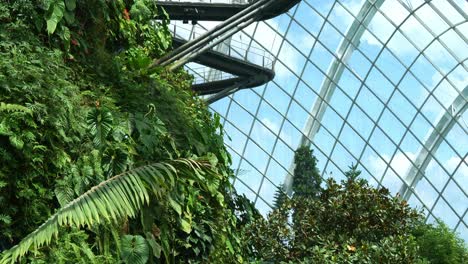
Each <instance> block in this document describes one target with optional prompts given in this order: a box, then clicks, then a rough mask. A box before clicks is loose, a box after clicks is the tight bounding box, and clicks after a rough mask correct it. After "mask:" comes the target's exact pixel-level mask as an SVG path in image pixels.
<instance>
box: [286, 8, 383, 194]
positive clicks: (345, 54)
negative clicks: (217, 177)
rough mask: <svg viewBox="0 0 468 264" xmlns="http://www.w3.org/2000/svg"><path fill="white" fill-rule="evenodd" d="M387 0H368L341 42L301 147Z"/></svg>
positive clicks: (289, 180)
mask: <svg viewBox="0 0 468 264" xmlns="http://www.w3.org/2000/svg"><path fill="white" fill-rule="evenodd" d="M384 1H385V0H368V1H365V2H364V4H363V5H362V7H361V9H360V10H359V13H358V15H357V17H356V19H355V20H354V21H353V23H352V24H351V26H350V27H349V29H348V31H347V32H346V35H345V37H344V38H343V40H342V41H341V43H340V45H339V47H338V50H337V52H336V55H337V56H336V57H335V59H334V60H333V62H332V63H331V65H330V67H329V68H328V71H327V75H326V76H327V78H325V79H324V81H323V82H322V85H321V88H320V94H319V96H318V97H317V100H316V101H315V104H314V106H313V107H312V110H311V115H310V117H309V118H308V119H307V123H306V125H305V127H304V129H303V133H302V134H303V136H302V138H301V142H300V143H299V144H300V146H310V145H311V142H312V141H313V139H314V137H315V135H316V134H317V133H318V131H319V128H320V124H321V122H322V119H323V116H324V114H325V111H326V110H327V105H328V104H327V103H325V102H329V101H330V99H331V97H332V96H333V94H334V92H335V89H336V84H337V83H338V82H339V80H340V79H341V76H342V75H343V71H344V69H345V68H346V66H345V64H346V62H347V61H348V59H349V58H350V57H351V55H352V54H353V52H354V50H355V47H358V46H359V42H360V39H361V37H362V35H363V34H364V32H365V30H366V29H367V27H368V26H369V23H370V22H371V20H372V19H373V18H374V16H375V14H376V13H377V10H378V9H379V8H380V7H381V6H382V4H383V2H384ZM294 168H295V164H294V161H292V162H291V166H290V168H289V173H288V175H286V179H285V181H284V187H285V191H286V193H287V194H289V195H291V194H292V182H293V172H294Z"/></svg>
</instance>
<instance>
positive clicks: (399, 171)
mask: <svg viewBox="0 0 468 264" xmlns="http://www.w3.org/2000/svg"><path fill="white" fill-rule="evenodd" d="M405 155H406V156H405ZM382 158H383V160H382V159H381V158H379V157H377V156H370V157H369V159H368V162H367V164H368V165H364V166H367V167H366V168H367V169H369V171H370V172H371V173H372V174H373V175H374V177H376V178H377V180H380V177H381V176H382V174H383V173H384V171H385V169H386V168H387V167H388V166H389V165H390V167H391V168H393V170H391V169H390V168H388V170H387V172H386V174H385V177H384V178H383V181H382V185H383V186H385V187H386V188H388V189H389V190H390V191H391V192H392V193H393V194H395V193H396V192H398V191H399V189H400V187H401V185H402V181H401V180H400V178H402V179H403V178H404V177H405V175H406V173H407V172H408V170H409V169H410V167H411V161H410V160H414V158H415V154H414V153H411V152H405V154H403V153H402V152H398V153H397V154H396V155H395V156H394V157H393V159H392V160H391V161H390V158H391V157H390V156H389V155H386V154H383V155H382ZM387 164H389V165H387ZM395 173H396V174H395ZM397 175H399V176H400V177H398V176H397Z"/></svg>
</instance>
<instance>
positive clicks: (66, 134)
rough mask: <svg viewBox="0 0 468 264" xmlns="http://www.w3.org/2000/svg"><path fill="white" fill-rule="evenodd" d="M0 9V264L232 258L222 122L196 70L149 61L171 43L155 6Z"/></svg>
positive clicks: (18, 5)
mask: <svg viewBox="0 0 468 264" xmlns="http://www.w3.org/2000/svg"><path fill="white" fill-rule="evenodd" d="M0 11H1V12H0V21H1V23H2V27H0V38H1V39H2V41H1V42H0V53H1V54H0V55H1V56H2V58H4V59H2V60H1V61H0V101H1V104H0V159H1V160H2V167H1V168H0V189H1V192H0V199H1V200H2V203H1V204H0V211H1V212H2V213H1V215H0V241H2V243H1V244H0V250H3V249H9V250H7V251H4V252H3V253H2V254H1V256H0V258H1V259H2V263H3V262H6V263H10V262H11V261H14V260H16V259H21V262H27V263H46V262H49V263H83V262H84V263H93V262H94V263H116V262H122V261H123V262H126V263H135V261H137V262H138V261H141V262H151V263H155V262H156V263H159V262H171V263H174V262H180V261H182V260H183V262H191V263H197V262H207V261H215V262H233V261H234V262H235V261H241V260H242V256H241V253H240V252H241V251H242V249H241V248H240V247H239V246H236V245H238V244H239V243H240V240H239V238H238V237H237V235H236V233H235V232H234V230H235V228H237V222H236V221H237V220H236V219H237V217H236V215H235V214H234V212H233V211H232V210H231V209H230V208H229V207H228V204H229V203H230V199H231V197H230V191H231V185H230V183H229V177H230V175H231V174H232V172H231V171H230V170H229V164H230V157H229V155H228V154H227V152H226V150H225V147H224V145H223V135H222V127H221V125H220V119H219V117H217V116H215V117H214V118H213V117H212V116H211V114H210V113H209V112H208V111H207V109H206V106H205V105H204V103H203V102H202V101H200V100H198V99H197V98H196V97H195V96H194V94H193V93H192V91H191V90H190V85H191V80H192V77H191V76H189V75H188V74H186V73H185V72H183V71H181V70H178V71H176V72H168V71H166V70H165V69H159V68H153V69H150V68H148V65H149V64H150V62H151V61H152V60H153V59H156V58H158V57H159V56H161V55H162V54H164V52H165V50H166V49H167V48H169V47H170V42H171V37H170V34H169V32H168V30H167V27H166V23H167V21H166V20H164V19H163V20H162V21H159V22H155V21H153V20H151V18H153V17H155V16H158V17H164V13H163V11H161V10H158V9H157V8H156V7H155V6H154V3H153V2H152V1H91V0H90V1H73V0H67V1H61V0H56V1H21V0H17V1H6V2H5V1H3V2H1V3H0ZM161 12H162V13H161ZM161 14H162V15H161ZM4 164H5V165H6V166H3V165H4ZM93 186H94V187H93ZM14 245H16V246H14ZM28 252H31V253H34V254H30V253H28ZM21 256H22V257H21ZM82 256H86V257H85V258H83V257H82ZM20 257H21V258H20Z"/></svg>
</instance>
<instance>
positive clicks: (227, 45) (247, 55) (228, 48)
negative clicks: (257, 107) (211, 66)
mask: <svg viewBox="0 0 468 264" xmlns="http://www.w3.org/2000/svg"><path fill="white" fill-rule="evenodd" d="M170 30H171V31H172V33H173V36H174V37H175V38H179V39H184V40H186V41H190V40H194V39H197V38H199V37H200V36H201V35H203V34H204V33H205V32H206V31H207V29H206V28H205V27H203V26H202V25H199V24H197V25H193V26H188V25H187V24H183V23H181V22H180V21H175V22H172V23H171V25H170ZM245 37H248V39H246V40H245V41H238V40H235V39H232V38H231V39H229V41H228V42H227V41H224V42H221V43H219V44H218V45H216V46H214V47H213V48H212V49H211V50H213V51H215V52H219V53H222V54H224V55H226V56H229V57H234V58H237V59H240V60H244V61H247V62H250V63H252V64H255V65H258V66H261V67H263V68H266V69H271V70H272V69H273V64H274V61H275V58H274V56H273V54H271V53H270V52H268V51H266V50H264V49H259V48H256V47H252V46H251V45H249V44H248V43H249V42H251V41H252V37H251V36H245Z"/></svg>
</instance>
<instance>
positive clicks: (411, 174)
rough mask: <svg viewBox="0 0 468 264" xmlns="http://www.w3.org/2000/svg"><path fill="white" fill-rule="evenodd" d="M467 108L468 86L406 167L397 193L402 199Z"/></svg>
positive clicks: (406, 197) (410, 191)
mask: <svg viewBox="0 0 468 264" xmlns="http://www.w3.org/2000/svg"><path fill="white" fill-rule="evenodd" d="M467 108H468V86H466V87H465V89H463V91H462V92H461V93H459V94H458V96H457V97H456V98H455V100H454V101H453V103H452V105H451V106H450V107H449V108H448V109H447V111H446V112H445V114H444V115H443V116H442V117H441V118H440V119H439V121H438V122H437V125H436V126H435V127H434V129H433V130H432V132H431V134H430V135H429V137H428V138H427V140H426V142H425V143H424V147H423V148H421V150H420V151H419V153H418V155H417V156H416V159H415V162H414V165H413V166H411V167H410V168H409V169H408V172H407V173H406V176H405V178H404V179H405V182H404V183H403V184H402V186H401V188H400V191H399V194H400V195H401V198H402V199H403V200H406V201H407V200H409V198H410V197H411V194H413V192H414V188H415V187H416V185H417V184H418V182H419V181H420V180H421V179H422V177H423V176H424V173H425V171H426V169H427V166H428V165H429V163H430V161H431V160H432V158H433V155H434V153H436V152H437V149H438V148H439V146H440V144H441V143H442V141H443V140H444V138H445V137H446V136H447V134H448V133H449V132H450V130H451V129H452V128H453V126H454V125H455V123H456V122H457V120H458V119H459V118H460V116H461V115H463V113H464V112H465V111H466V109H467Z"/></svg>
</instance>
